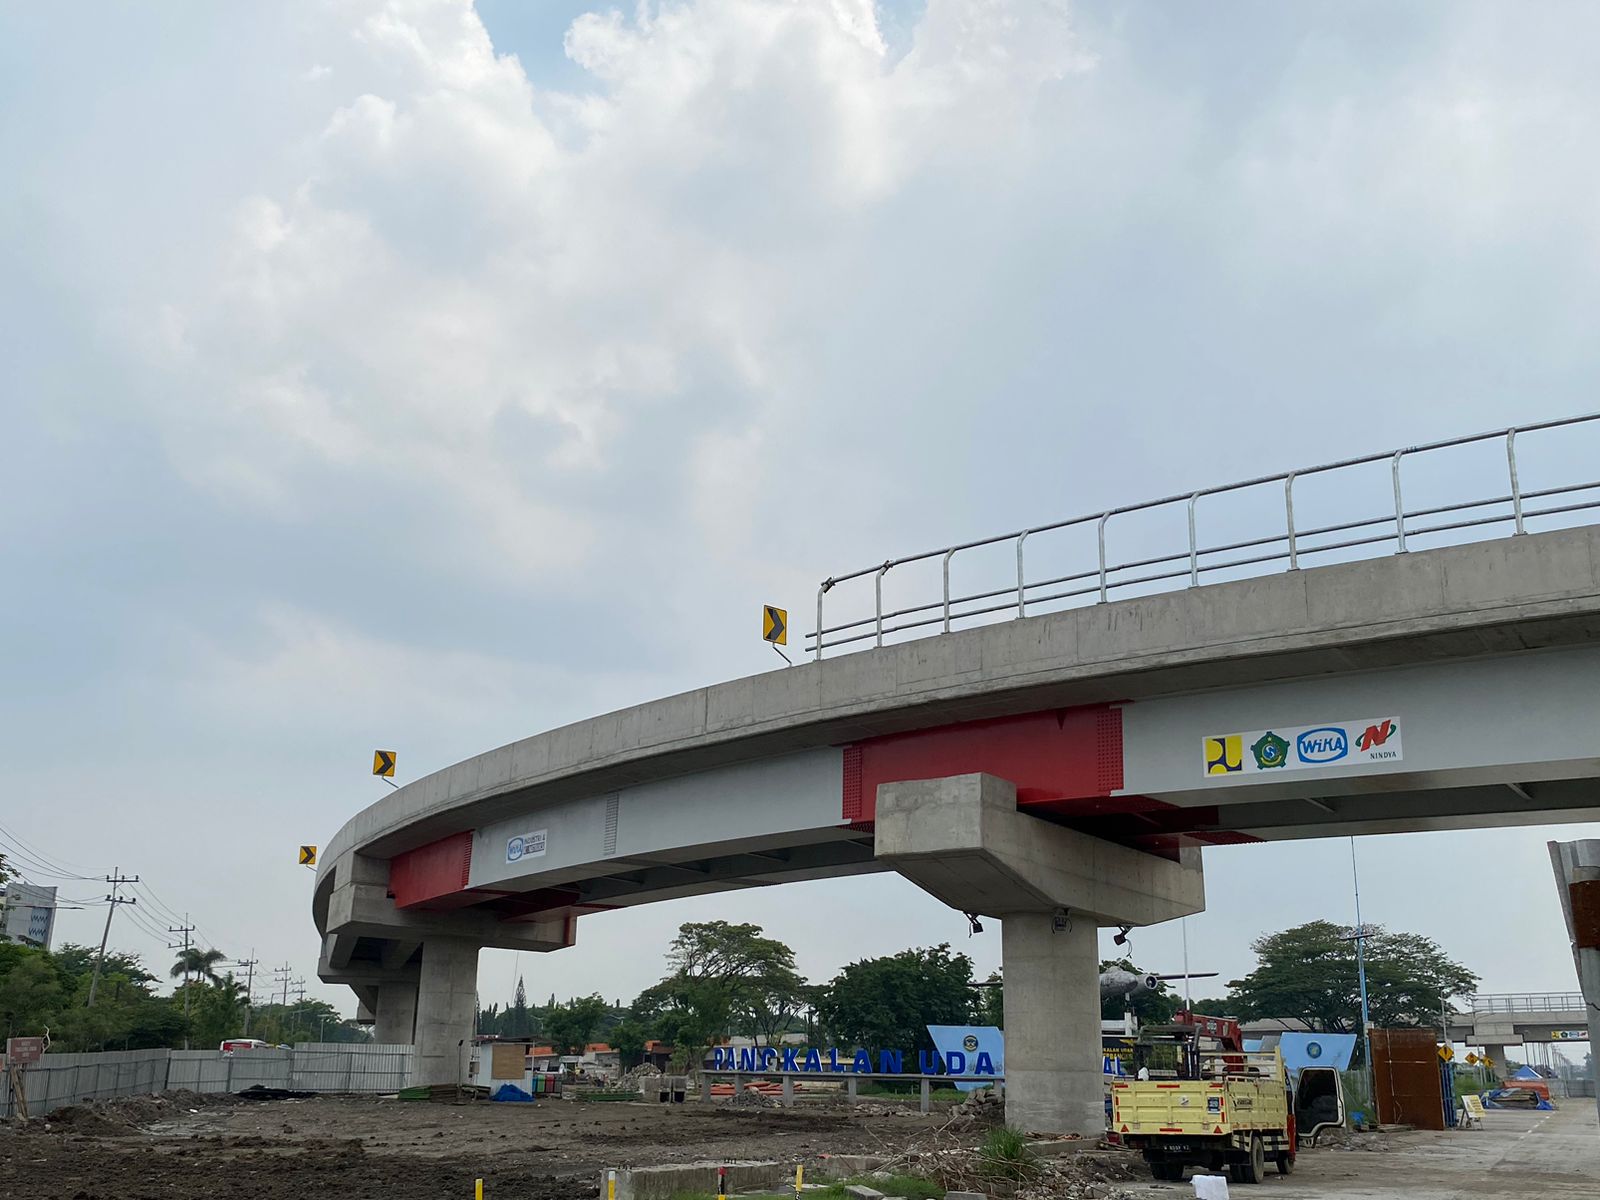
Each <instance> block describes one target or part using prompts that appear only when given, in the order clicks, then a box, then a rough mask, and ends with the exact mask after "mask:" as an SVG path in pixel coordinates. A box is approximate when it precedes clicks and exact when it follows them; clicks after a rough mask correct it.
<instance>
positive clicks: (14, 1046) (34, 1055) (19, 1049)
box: [6, 1037, 44, 1120]
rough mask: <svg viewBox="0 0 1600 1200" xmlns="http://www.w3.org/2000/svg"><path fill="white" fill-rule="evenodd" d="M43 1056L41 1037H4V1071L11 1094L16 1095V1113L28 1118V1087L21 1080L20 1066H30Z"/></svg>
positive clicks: (42, 1040)
mask: <svg viewBox="0 0 1600 1200" xmlns="http://www.w3.org/2000/svg"><path fill="white" fill-rule="evenodd" d="M43 1057H44V1039H43V1038H42V1037H15V1038H7V1039H6V1073H7V1074H8V1075H9V1076H10V1077H11V1094H12V1095H13V1096H15V1097H16V1105H17V1114H18V1115H19V1116H20V1117H22V1119H23V1120H27V1119H28V1089H27V1088H26V1087H25V1086H24V1085H23V1082H22V1068H23V1067H31V1066H33V1064H34V1063H36V1062H38V1061H39V1060H40V1059H41V1058H43Z"/></svg>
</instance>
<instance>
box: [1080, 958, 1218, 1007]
mask: <svg viewBox="0 0 1600 1200" xmlns="http://www.w3.org/2000/svg"><path fill="white" fill-rule="evenodd" d="M1216 976H1217V972H1216V971H1189V972H1187V973H1185V972H1183V971H1179V972H1178V973H1177V974H1175V975H1157V974H1155V973H1154V972H1152V971H1146V972H1144V973H1143V974H1141V973H1140V972H1138V971H1125V970H1123V969H1122V968H1121V967H1112V968H1111V970H1109V971H1101V972H1100V1003H1102V1004H1104V1003H1105V1002H1106V1001H1107V1000H1115V999H1117V998H1118V997H1119V996H1129V997H1131V996H1133V995H1134V994H1135V993H1137V992H1154V991H1158V990H1160V987H1161V985H1162V984H1163V983H1164V982H1166V981H1167V980H1169V979H1214V978H1216Z"/></svg>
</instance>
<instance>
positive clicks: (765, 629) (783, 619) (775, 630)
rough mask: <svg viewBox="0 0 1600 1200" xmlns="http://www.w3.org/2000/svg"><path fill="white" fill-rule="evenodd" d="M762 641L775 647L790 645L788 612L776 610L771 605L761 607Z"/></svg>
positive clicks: (780, 609)
mask: <svg viewBox="0 0 1600 1200" xmlns="http://www.w3.org/2000/svg"><path fill="white" fill-rule="evenodd" d="M761 640H762V641H766V642H771V643H772V644H773V645H774V646H787V645H788V644H789V613H788V610H786V609H782V608H775V607H774V606H772V605H771V604H763V605H762V606H761Z"/></svg>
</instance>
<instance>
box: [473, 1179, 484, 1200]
mask: <svg viewBox="0 0 1600 1200" xmlns="http://www.w3.org/2000/svg"><path fill="white" fill-rule="evenodd" d="M472 1195H473V1200H483V1180H481V1179H480V1180H478V1182H477V1186H476V1187H474V1188H473V1189H472Z"/></svg>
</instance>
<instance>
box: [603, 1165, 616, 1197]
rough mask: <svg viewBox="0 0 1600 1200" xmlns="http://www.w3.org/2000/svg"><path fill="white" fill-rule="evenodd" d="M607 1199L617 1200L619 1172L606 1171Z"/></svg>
mask: <svg viewBox="0 0 1600 1200" xmlns="http://www.w3.org/2000/svg"><path fill="white" fill-rule="evenodd" d="M606 1200H617V1173H616V1172H615V1171H607V1172H606Z"/></svg>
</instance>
